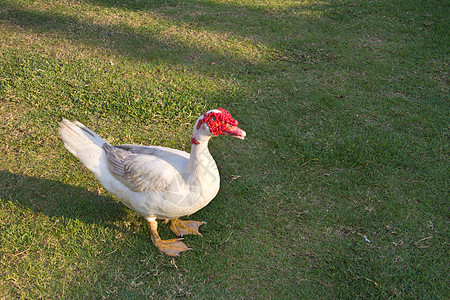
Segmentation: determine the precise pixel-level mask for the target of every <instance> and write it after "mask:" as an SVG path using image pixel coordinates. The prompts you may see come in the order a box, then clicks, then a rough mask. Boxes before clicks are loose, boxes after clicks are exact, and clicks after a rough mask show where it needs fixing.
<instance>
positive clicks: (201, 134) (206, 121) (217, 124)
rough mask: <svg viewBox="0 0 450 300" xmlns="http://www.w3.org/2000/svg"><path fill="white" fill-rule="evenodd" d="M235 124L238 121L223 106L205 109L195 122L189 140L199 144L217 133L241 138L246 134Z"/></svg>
mask: <svg viewBox="0 0 450 300" xmlns="http://www.w3.org/2000/svg"><path fill="white" fill-rule="evenodd" d="M237 125H238V121H237V120H235V119H233V118H232V117H231V114H230V113H229V112H228V111H227V110H225V109H223V108H217V109H213V110H210V111H207V112H206V113H204V114H203V115H202V116H200V118H198V120H197V122H196V123H195V126H194V131H193V133H192V139H191V142H192V143H193V144H199V143H200V142H202V141H207V140H209V138H211V137H213V136H217V135H229V136H232V137H235V138H238V139H241V140H243V139H244V138H245V136H246V135H247V134H246V133H245V131H244V130H242V129H240V128H239V127H238V126H237Z"/></svg>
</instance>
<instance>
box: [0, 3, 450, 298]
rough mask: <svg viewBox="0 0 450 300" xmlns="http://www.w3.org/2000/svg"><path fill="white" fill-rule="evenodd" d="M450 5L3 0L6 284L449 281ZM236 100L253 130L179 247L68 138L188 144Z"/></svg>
mask: <svg viewBox="0 0 450 300" xmlns="http://www.w3.org/2000/svg"><path fill="white" fill-rule="evenodd" d="M449 8H450V7H449V5H448V4H446V3H445V1H420V0H414V1H400V0H398V1H397V0H395V1H392V0H389V1H388V0H386V1H368V0H357V1H347V0H343V1H337V0H336V1H312V0H311V1H282V0H268V1H262V0H260V1H247V0H246V1H235V0H229V1H219V0H167V1H134V0H129V1H106V0H105V1H101V0H98V1H97V0H92V1H26V0H23V1H8V0H0V101H1V102H0V120H1V122H0V228H1V231H0V298H2V299H3V298H4V299H13V298H27V299H36V298H46V299H49V298H52V299H56V298H64V299H67V298H95V299H98V298H106V299H122V298H131V299H133V298H137V299H141V298H142V297H145V298H147V299H151V298H155V299H173V298H182V297H185V298H216V297H220V298H223V299H230V298H231V299H234V298H238V299H248V298H273V299H298V298H302V299H355V298H376V299H380V298H381V299H385V298H400V299H403V298H405V299H440V298H442V299H443V298H446V297H447V296H448V294H449V293H450V291H449V288H448V284H447V283H448V280H449V278H448V272H449V269H448V265H449V260H448V254H449V253H448V245H447V244H448V237H449V231H448V220H449V214H448V200H449V197H448V192H449V190H448V186H449V175H448V174H449V161H448V160H449V149H448V138H449V137H448V134H449V99H448V92H449V91H448V77H447V76H448V63H449V56H448V50H449V48H448V45H449V36H448V28H449V22H448V17H447V16H448V14H449V12H450V9H449ZM218 106H221V107H224V108H226V109H228V110H229V111H230V112H231V113H232V114H233V116H234V117H235V118H236V119H237V120H239V122H240V127H242V128H243V129H244V130H246V131H247V135H248V138H247V139H246V140H245V141H239V140H235V139H229V138H226V137H221V138H217V139H214V140H213V141H212V142H211V143H210V150H211V152H212V154H213V156H214V157H215V159H216V162H217V164H218V166H219V170H220V172H221V180H222V183H221V190H220V192H219V194H218V195H217V197H216V198H215V199H214V200H213V201H212V202H211V203H210V204H209V205H208V206H207V207H206V208H204V209H202V210H200V211H199V212H197V213H196V214H194V215H193V216H192V217H191V218H192V219H195V220H201V221H206V222H207V225H205V226H203V227H202V233H203V237H197V236H188V237H186V238H185V242H186V244H187V245H188V246H190V247H192V248H194V250H193V251H190V252H187V253H183V254H182V255H181V257H179V258H176V259H171V258H169V257H167V256H164V255H163V254H161V253H159V252H158V251H157V249H156V248H155V247H154V246H153V244H152V243H151V240H150V235H149V230H148V228H147V225H146V224H145V222H144V221H143V220H142V219H141V218H140V217H138V216H136V214H135V213H133V212H132V211H130V210H129V209H127V208H125V207H124V206H123V205H122V204H121V203H120V202H118V201H117V200H116V199H114V197H113V196H111V195H110V194H108V193H107V192H106V191H105V190H104V189H103V188H102V187H101V186H100V185H99V183H98V182H97V181H96V180H95V178H94V177H93V175H92V174H90V173H89V171H88V170H87V169H86V168H84V167H83V166H82V165H81V163H80V162H79V161H77V159H76V158H74V157H73V156H72V155H70V153H69V152H67V151H66V150H65V148H64V147H63V145H62V142H61V141H60V140H59V138H58V136H57V127H58V122H59V121H60V120H61V118H62V117H65V118H68V119H78V120H79V121H81V122H83V123H85V124H86V125H88V126H89V127H91V128H92V129H94V130H95V131H97V132H98V133H99V134H100V135H102V136H103V137H105V138H106V139H108V140H109V141H110V142H111V143H114V144H118V143H137V144H147V145H163V146H168V147H174V148H178V149H183V150H187V151H188V150H189V149H190V142H189V141H190V134H191V130H192V125H193V123H194V122H195V120H196V118H197V117H198V116H199V114H201V113H202V112H204V111H206V110H208V109H211V108H215V107H218ZM160 233H161V235H162V237H163V238H171V237H173V234H172V233H171V232H170V230H169V229H168V228H167V226H164V225H161V226H160ZM365 237H366V238H367V239H368V241H367V240H366V238H365ZM369 241H370V242H369Z"/></svg>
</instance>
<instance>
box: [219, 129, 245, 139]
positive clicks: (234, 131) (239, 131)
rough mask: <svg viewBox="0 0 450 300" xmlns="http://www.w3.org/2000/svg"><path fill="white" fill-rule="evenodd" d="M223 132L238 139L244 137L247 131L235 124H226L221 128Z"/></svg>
mask: <svg viewBox="0 0 450 300" xmlns="http://www.w3.org/2000/svg"><path fill="white" fill-rule="evenodd" d="M223 134H226V135H229V136H232V137H235V138H238V139H241V140H243V139H245V136H246V135H247V133H245V131H244V130H242V129H240V128H239V127H237V126H232V125H228V126H227V128H226V129H224V130H223Z"/></svg>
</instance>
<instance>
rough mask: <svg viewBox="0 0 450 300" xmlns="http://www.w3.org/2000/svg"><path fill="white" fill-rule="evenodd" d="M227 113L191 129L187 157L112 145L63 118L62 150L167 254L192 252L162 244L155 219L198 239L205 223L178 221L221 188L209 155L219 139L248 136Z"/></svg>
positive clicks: (211, 115) (177, 242)
mask: <svg viewBox="0 0 450 300" xmlns="http://www.w3.org/2000/svg"><path fill="white" fill-rule="evenodd" d="M237 125H238V122H237V121H236V120H235V119H233V118H232V117H231V114H230V113H229V112H228V111H226V110H225V109H222V108H218V109H214V110H210V111H208V112H206V113H205V114H204V115H202V116H201V117H200V118H199V119H198V120H197V122H196V123H195V125H194V130H193V133H192V138H191V142H192V147H191V153H190V154H189V153H187V152H184V151H180V150H176V149H171V148H166V147H158V146H138V145H120V146H112V145H110V144H109V143H108V142H107V141H105V140H104V139H102V138H101V137H100V136H98V135H97V134H96V133H95V132H93V131H92V130H90V129H89V128H87V127H86V126H84V125H83V124H81V123H80V122H77V121H74V122H70V121H68V120H66V119H63V120H62V122H61V123H60V129H59V134H60V136H61V138H62V140H63V142H64V145H65V147H66V148H67V150H69V151H70V152H71V153H72V154H73V155H75V156H76V157H78V159H79V160H80V161H81V162H82V163H83V164H84V165H85V166H86V167H87V168H88V169H89V170H90V171H91V172H92V173H94V175H95V177H96V178H97V179H98V180H99V181H100V183H101V184H102V185H103V186H104V187H105V189H106V190H108V191H109V192H110V193H112V194H113V195H115V196H116V197H117V198H118V199H119V200H120V201H121V202H122V203H123V204H125V205H126V206H127V207H129V208H130V209H132V210H134V211H135V212H136V213H138V214H139V215H140V216H142V217H144V218H145V220H146V221H147V223H148V224H149V226H150V230H151V238H152V241H153V243H154V244H155V246H156V247H158V249H159V250H160V251H162V252H164V253H166V254H168V255H170V256H178V255H179V253H180V252H182V251H186V250H191V249H190V248H188V247H187V246H186V245H185V244H184V243H183V242H182V241H181V239H171V240H162V239H161V238H160V236H159V234H158V231H157V228H158V223H157V221H156V219H164V220H165V222H168V221H169V220H170V222H171V224H170V228H171V229H172V231H173V232H174V233H175V234H176V235H177V236H183V235H187V234H196V235H200V233H199V231H198V228H199V227H200V225H202V224H204V222H197V221H181V220H179V219H178V218H179V217H182V216H186V215H190V214H193V213H195V212H196V211H198V210H199V209H201V208H203V207H204V206H206V205H207V204H208V203H209V202H210V201H211V200H212V199H213V198H214V197H215V196H216V194H217V192H218V191H219V186H220V177H219V171H218V170H217V166H216V163H215V161H214V159H213V157H212V156H211V154H210V153H209V151H208V141H209V139H210V138H211V137H213V136H217V135H230V136H233V137H237V138H239V139H244V138H245V136H246V133H245V131H244V130H242V129H240V128H239V127H237Z"/></svg>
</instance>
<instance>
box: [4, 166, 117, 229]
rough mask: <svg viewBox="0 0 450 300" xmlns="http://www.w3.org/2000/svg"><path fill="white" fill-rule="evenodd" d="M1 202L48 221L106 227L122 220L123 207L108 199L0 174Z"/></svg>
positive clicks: (44, 181) (47, 182) (60, 185)
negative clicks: (52, 219)
mask: <svg viewBox="0 0 450 300" xmlns="http://www.w3.org/2000/svg"><path fill="white" fill-rule="evenodd" d="M0 199H2V200H3V201H12V202H13V203H18V204H20V205H22V206H24V207H28V208H30V209H31V210H33V211H35V212H37V213H42V214H45V215H47V216H49V217H58V218H61V217H63V218H68V219H78V220H80V221H83V222H85V223H96V224H101V225H102V226H106V227H113V228H115V229H117V226H115V225H113V224H112V223H113V222H114V221H115V220H120V219H123V218H125V216H126V211H125V207H124V206H123V205H122V204H121V203H118V202H115V201H114V200H113V199H112V198H111V197H107V196H100V195H98V194H96V193H93V192H90V191H87V190H86V189H83V188H80V187H74V186H71V185H68V184H64V183H61V182H59V181H55V180H50V179H42V178H34V177H28V176H23V175H18V174H13V173H10V172H8V171H0Z"/></svg>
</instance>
